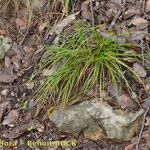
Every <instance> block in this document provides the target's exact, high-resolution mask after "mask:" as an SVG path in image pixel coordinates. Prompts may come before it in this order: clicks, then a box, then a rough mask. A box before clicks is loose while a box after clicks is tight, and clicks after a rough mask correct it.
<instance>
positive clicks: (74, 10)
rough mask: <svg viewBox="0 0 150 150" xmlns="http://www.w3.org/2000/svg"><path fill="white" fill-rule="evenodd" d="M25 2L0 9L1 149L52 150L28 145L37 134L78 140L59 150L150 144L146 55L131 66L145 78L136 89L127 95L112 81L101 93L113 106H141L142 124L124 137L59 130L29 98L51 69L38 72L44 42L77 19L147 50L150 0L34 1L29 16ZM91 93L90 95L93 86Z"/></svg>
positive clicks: (129, 149)
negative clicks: (67, 5)
mask: <svg viewBox="0 0 150 150" xmlns="http://www.w3.org/2000/svg"><path fill="white" fill-rule="evenodd" d="M23 3H24V5H23V6H21V7H20V9H19V10H18V11H17V12H16V13H15V12H14V10H13V7H10V9H9V10H7V11H5V13H2V14H0V61H1V63H0V149H10V150H11V149H19V150H28V149H37V150H39V149H41V150H43V149H50V148H48V147H47V146H41V147H40V146H38V145H36V146H34V147H32V146H33V144H31V143H30V144H29V141H32V142H33V141H36V140H38V139H41V140H43V141H58V140H72V139H73V140H76V141H77V142H76V143H77V144H76V146H75V147H68V148H61V147H60V148H56V149H60V150H61V149H66V150H148V149H150V111H149V108H150V60H146V61H145V60H144V59H143V63H142V65H141V64H138V63H135V64H134V65H133V69H134V70H135V71H136V72H137V74H138V75H139V76H140V77H141V78H142V80H143V82H144V86H141V85H140V84H139V83H138V82H136V81H132V83H133V87H134V89H135V93H132V95H129V94H128V93H127V92H126V90H122V91H121V92H120V93H118V91H115V89H113V88H112V87H111V86H109V88H108V90H107V91H105V93H104V94H105V96H106V97H107V99H109V100H110V99H111V101H109V100H108V102H109V104H111V106H112V108H121V109H123V110H125V111H126V112H132V111H133V110H134V112H135V111H137V110H139V109H140V108H139V106H138V105H137V103H135V100H138V101H139V103H140V104H141V106H142V108H143V109H144V113H143V116H142V118H141V120H139V125H140V127H138V129H137V131H136V133H135V134H134V136H133V137H132V138H131V139H130V140H128V141H127V142H122V141H118V140H108V139H107V138H103V140H100V139H99V138H98V140H97V139H96V140H92V139H91V138H88V136H87V137H85V135H84V134H83V133H82V132H81V133H80V134H79V135H78V136H74V135H73V134H69V133H65V132H62V131H60V130H59V129H58V128H57V127H56V126H55V125H56V124H54V123H53V122H52V121H50V119H49V118H48V117H47V114H46V113H45V112H46V107H43V110H42V111H41V112H40V113H39V114H38V116H36V117H35V116H34V114H35V111H36V109H35V103H34V99H33V98H32V96H33V93H34V92H35V90H36V88H37V87H38V85H39V81H40V80H41V78H42V77H43V76H46V75H47V74H49V73H50V72H49V70H43V71H41V72H40V73H39V70H38V69H37V64H38V61H39V59H40V58H41V56H42V54H43V53H44V51H45V48H44V45H45V44H53V43H54V39H56V37H57V36H58V34H61V32H62V30H64V29H65V30H68V31H70V28H71V23H72V22H74V21H75V20H78V19H80V20H82V21H88V22H89V23H91V24H92V25H99V30H100V33H101V34H102V35H103V36H109V37H112V39H113V40H115V41H117V42H121V43H124V42H131V43H133V44H138V47H139V49H138V52H140V53H143V52H144V51H145V50H146V51H147V52H148V53H150V48H149V46H150V44H149V43H150V34H149V32H150V31H149V28H150V26H149V23H150V0H143V1H142V0H101V1H100V0H93V1H92V0H85V1H84V0H73V1H71V5H70V8H68V11H66V12H65V13H63V11H64V10H63V9H62V3H61V1H55V0H54V2H53V3H52V6H51V7H49V5H48V2H47V1H46V0H41V1H39V0H37V1H36V2H35V1H34V3H33V6H32V13H31V12H30V15H27V7H26V6H27V4H26V2H25V1H23ZM62 14H63V15H62ZM70 15H72V16H71V17H70ZM52 26H54V28H53V30H51V27H52ZM66 27H67V28H66ZM114 33H115V34H114ZM116 35H117V36H116ZM129 80H130V78H129ZM89 94H90V96H91V95H92V94H94V91H91V92H90V93H89ZM116 95H117V96H116ZM90 96H89V97H90ZM112 99H113V100H112ZM27 100H28V101H27ZM54 120H55V119H54ZM8 142H9V143H8ZM10 142H12V143H10ZM13 142H14V143H13ZM15 142H16V143H17V144H15ZM53 149H55V148H51V150H53Z"/></svg>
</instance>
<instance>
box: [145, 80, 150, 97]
mask: <svg viewBox="0 0 150 150" xmlns="http://www.w3.org/2000/svg"><path fill="white" fill-rule="evenodd" d="M145 91H146V93H148V94H150V78H147V79H146V83H145Z"/></svg>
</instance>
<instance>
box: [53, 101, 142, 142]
mask: <svg viewBox="0 0 150 150" xmlns="http://www.w3.org/2000/svg"><path fill="white" fill-rule="evenodd" d="M142 113H143V110H139V111H137V112H136V113H128V114H127V113H125V112H123V111H122V110H113V109H112V107H111V106H109V105H108V104H107V103H100V102H99V101H98V100H95V99H94V100H92V101H84V102H81V103H79V104H76V105H73V106H71V107H69V108H67V109H65V110H63V109H61V108H59V109H57V110H55V111H54V112H53V113H52V114H51V115H50V119H51V120H52V121H53V122H54V123H55V124H56V126H57V127H58V128H59V130H60V131H63V132H68V133H72V134H74V135H75V136H77V135H78V134H79V133H80V132H81V131H83V132H84V133H85V132H86V133H87V130H90V132H91V127H92V128H95V127H96V129H92V130H93V132H94V133H93V134H95V131H96V130H98V128H97V126H100V127H101V128H102V129H103V130H104V131H105V133H106V137H107V138H109V139H116V140H123V141H128V140H130V139H131V138H132V137H133V135H134V134H135V132H136V129H137V125H139V123H138V121H139V119H140V118H139V116H140V115H142ZM90 134H92V133H90ZM97 134H101V132H97ZM96 136H97V137H101V135H96ZM88 137H89V136H88ZM90 137H91V138H92V137H93V136H92V135H91V136H90ZM92 139H94V138H92Z"/></svg>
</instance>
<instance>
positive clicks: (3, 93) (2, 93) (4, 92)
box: [1, 89, 9, 96]
mask: <svg viewBox="0 0 150 150" xmlns="http://www.w3.org/2000/svg"><path fill="white" fill-rule="evenodd" d="M8 92H9V90H8V89H4V90H2V91H1V95H2V96H7V94H8Z"/></svg>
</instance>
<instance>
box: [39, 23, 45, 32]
mask: <svg viewBox="0 0 150 150" xmlns="http://www.w3.org/2000/svg"><path fill="white" fill-rule="evenodd" d="M46 26H47V22H44V23H42V24H40V26H39V32H42V31H43V30H44V29H45V28H46Z"/></svg>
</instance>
